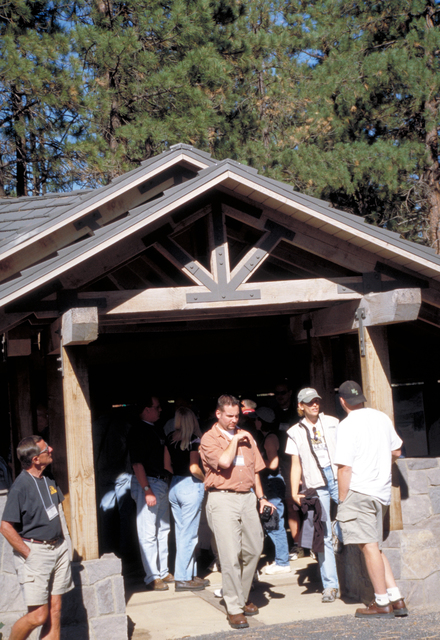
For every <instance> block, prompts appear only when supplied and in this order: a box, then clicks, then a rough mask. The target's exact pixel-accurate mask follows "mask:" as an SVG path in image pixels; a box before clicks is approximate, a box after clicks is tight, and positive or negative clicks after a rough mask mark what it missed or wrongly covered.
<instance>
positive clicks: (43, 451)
mask: <svg viewBox="0 0 440 640" xmlns="http://www.w3.org/2000/svg"><path fill="white" fill-rule="evenodd" d="M48 451H49V445H46V448H45V449H42V450H41V451H40V453H39V454H38V455H39V456H41V454H42V453H47V452H48Z"/></svg>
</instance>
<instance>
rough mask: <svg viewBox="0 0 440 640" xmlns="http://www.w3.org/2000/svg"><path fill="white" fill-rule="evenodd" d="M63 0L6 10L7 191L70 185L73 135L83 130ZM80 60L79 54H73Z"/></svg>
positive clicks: (0, 46)
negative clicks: (63, 20) (62, 13)
mask: <svg viewBox="0 0 440 640" xmlns="http://www.w3.org/2000/svg"><path fill="white" fill-rule="evenodd" d="M60 25H61V22H60V7H59V4H57V2H46V1H45V0H13V1H12V2H8V3H7V4H4V5H3V8H2V10H1V13H0V91H1V95H2V99H1V103H0V192H1V193H2V194H3V195H4V194H5V193H7V194H16V195H19V196H20V195H27V194H28V193H32V194H33V195H39V194H42V193H44V192H45V191H46V190H47V189H52V190H54V189H57V190H62V189H65V188H67V189H69V188H71V183H72V180H73V179H74V178H72V170H71V169H72V159H73V157H74V152H72V154H70V155H69V153H68V152H67V151H66V143H67V140H68V139H69V137H70V138H71V139H73V138H74V137H75V136H78V135H80V132H81V128H82V124H81V118H80V116H79V112H78V107H79V94H80V88H79V84H78V82H77V80H76V73H75V68H74V66H72V61H71V60H70V59H69V55H68V54H69V50H68V46H69V37H68V35H67V34H66V33H63V30H62V28H61V26H60ZM73 63H74V61H73Z"/></svg>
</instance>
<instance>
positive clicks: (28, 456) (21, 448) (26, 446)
mask: <svg viewBox="0 0 440 640" xmlns="http://www.w3.org/2000/svg"><path fill="white" fill-rule="evenodd" d="M42 439H43V438H42V437H41V436H27V438H23V440H21V441H20V442H19V443H18V447H17V458H18V459H19V460H20V463H21V466H22V468H23V469H30V468H31V467H32V458H35V456H39V455H40V453H41V449H40V447H39V446H38V442H40V440H42Z"/></svg>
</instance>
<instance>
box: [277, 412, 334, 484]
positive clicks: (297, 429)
mask: <svg viewBox="0 0 440 640" xmlns="http://www.w3.org/2000/svg"><path fill="white" fill-rule="evenodd" d="M319 418H320V420H321V425H322V429H323V431H324V438H325V443H326V445H327V451H328V455H329V458H330V464H331V467H332V471H333V475H334V477H335V479H336V478H337V473H338V468H337V467H336V465H335V464H334V459H335V449H336V427H337V425H338V424H339V420H338V419H337V418H334V417H333V416H326V415H325V414H324V413H320V414H319ZM307 434H308V429H307V427H306V426H302V425H301V424H300V423H299V422H298V423H297V424H295V425H293V427H290V429H289V430H288V431H287V435H288V437H289V438H291V439H292V440H293V441H294V442H295V444H296V446H297V447H298V453H299V458H300V461H301V469H302V482H303V485H304V487H305V488H306V489H317V488H318V487H323V486H325V485H326V482H325V481H324V478H323V475H322V473H321V471H320V468H319V465H318V463H317V461H316V458H315V456H314V455H313V453H312V451H311V449H310V444H309V440H308V437H307Z"/></svg>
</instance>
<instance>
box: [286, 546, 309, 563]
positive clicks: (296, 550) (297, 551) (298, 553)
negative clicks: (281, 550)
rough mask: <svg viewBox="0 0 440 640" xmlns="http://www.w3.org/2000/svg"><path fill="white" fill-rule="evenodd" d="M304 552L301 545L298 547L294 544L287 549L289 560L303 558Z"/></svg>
mask: <svg viewBox="0 0 440 640" xmlns="http://www.w3.org/2000/svg"><path fill="white" fill-rule="evenodd" d="M304 556H305V553H304V549H303V548H302V547H298V545H297V544H294V545H293V547H292V548H291V549H290V551H289V560H291V561H292V560H298V558H304Z"/></svg>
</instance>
